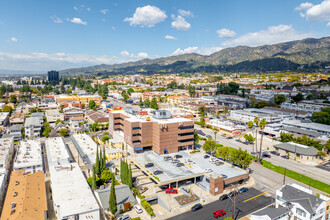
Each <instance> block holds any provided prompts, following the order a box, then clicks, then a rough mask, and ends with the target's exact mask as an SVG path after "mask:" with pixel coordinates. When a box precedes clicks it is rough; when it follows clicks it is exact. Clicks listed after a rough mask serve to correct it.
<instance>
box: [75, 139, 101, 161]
mask: <svg viewBox="0 0 330 220" xmlns="http://www.w3.org/2000/svg"><path fill="white" fill-rule="evenodd" d="M71 140H72V143H73V145H74V146H75V148H76V149H77V151H78V153H79V155H80V156H81V158H83V161H84V163H85V164H94V163H95V161H96V151H97V144H96V143H95V142H94V141H93V139H92V138H91V137H90V136H88V135H87V134H74V135H71Z"/></svg>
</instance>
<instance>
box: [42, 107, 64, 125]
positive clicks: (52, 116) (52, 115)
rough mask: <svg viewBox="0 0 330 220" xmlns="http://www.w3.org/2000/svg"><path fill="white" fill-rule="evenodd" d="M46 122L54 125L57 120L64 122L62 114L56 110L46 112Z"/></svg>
mask: <svg viewBox="0 0 330 220" xmlns="http://www.w3.org/2000/svg"><path fill="white" fill-rule="evenodd" d="M45 113H46V117H47V122H49V123H54V122H56V121H57V120H61V121H64V115H63V113H60V112H59V111H58V110H57V109H55V110H47V111H46V112H45Z"/></svg>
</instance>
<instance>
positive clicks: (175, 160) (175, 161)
mask: <svg viewBox="0 0 330 220" xmlns="http://www.w3.org/2000/svg"><path fill="white" fill-rule="evenodd" d="M171 162H172V163H180V160H177V159H173V160H172V161H171Z"/></svg>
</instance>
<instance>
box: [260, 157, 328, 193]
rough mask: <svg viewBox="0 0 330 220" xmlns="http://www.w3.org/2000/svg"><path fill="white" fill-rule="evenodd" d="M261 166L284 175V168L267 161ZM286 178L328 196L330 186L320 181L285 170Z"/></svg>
mask: <svg viewBox="0 0 330 220" xmlns="http://www.w3.org/2000/svg"><path fill="white" fill-rule="evenodd" d="M262 162H263V166H264V167H266V168H268V169H270V170H273V171H275V172H278V173H281V174H284V168H283V167H281V166H276V165H274V164H272V163H270V162H268V161H265V160H263V161H262ZM286 176H287V177H290V178H292V179H295V180H297V181H299V182H302V183H304V184H306V185H310V186H311V187H313V188H315V189H319V190H321V191H323V192H326V193H328V194H330V185H328V184H326V183H323V182H321V181H318V180H315V179H313V178H310V177H308V176H305V175H302V174H300V173H297V172H294V171H292V170H286Z"/></svg>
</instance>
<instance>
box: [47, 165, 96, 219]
mask: <svg viewBox="0 0 330 220" xmlns="http://www.w3.org/2000/svg"><path fill="white" fill-rule="evenodd" d="M49 173H50V182H51V187H52V198H53V201H54V210H55V212H56V216H57V218H58V219H93V220H99V219H100V208H99V205H98V204H97V202H96V199H95V197H94V195H93V193H92V191H91V188H90V187H89V185H88V183H87V181H86V179H85V177H84V175H83V173H82V171H81V169H80V168H79V166H78V164H77V163H70V164H66V165H56V166H50V167H49Z"/></svg>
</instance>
